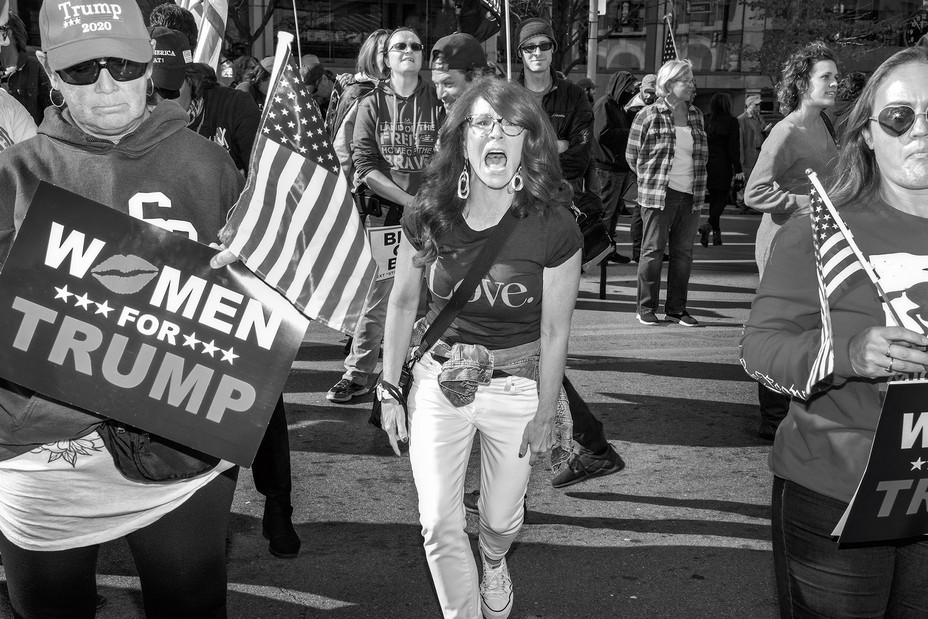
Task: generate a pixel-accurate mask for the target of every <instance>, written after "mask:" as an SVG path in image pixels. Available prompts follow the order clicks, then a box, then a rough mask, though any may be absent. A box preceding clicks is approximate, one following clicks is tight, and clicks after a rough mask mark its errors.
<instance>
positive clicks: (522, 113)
mask: <svg viewBox="0 0 928 619" xmlns="http://www.w3.org/2000/svg"><path fill="white" fill-rule="evenodd" d="M478 99H483V100H485V101H486V102H487V103H489V104H490V106H492V108H493V109H494V110H495V111H496V113H497V114H500V115H501V116H502V117H503V118H506V119H507V120H509V121H511V122H513V123H515V124H517V125H520V126H522V127H525V142H524V143H523V145H522V179H523V181H524V187H523V188H522V190H521V191H519V192H517V193H516V194H515V198H514V199H513V203H512V210H513V211H514V212H515V213H516V214H517V215H518V216H519V217H525V216H527V215H528V213H529V211H530V210H531V209H533V208H535V209H539V210H541V209H545V208H552V207H555V208H557V207H567V206H569V205H570V201H571V198H572V196H573V190H572V189H571V187H570V185H569V184H568V183H567V181H565V180H564V177H563V175H562V174H561V166H560V163H559V161H558V153H557V144H556V136H555V135H554V130H553V129H552V128H551V124H550V123H549V122H548V117H547V115H546V114H545V112H544V110H543V109H542V108H541V104H540V103H539V102H538V101H537V100H536V98H535V97H534V96H533V95H532V94H531V93H530V92H529V91H528V90H526V89H525V88H523V87H522V86H521V85H519V84H516V83H514V82H509V81H506V80H500V79H496V78H495V77H478V78H477V79H475V80H474V81H473V82H471V83H470V84H469V85H468V87H467V90H466V91H465V92H464V94H463V95H462V96H461V97H460V98H459V99H458V100H457V101H455V102H454V105H453V106H452V107H451V113H450V114H449V115H448V118H447V119H445V123H444V125H443V126H442V128H441V132H440V134H439V143H440V144H441V148H440V149H439V150H438V151H437V152H436V153H435V154H433V155H432V158H431V159H430V160H429V162H428V165H426V167H425V172H424V178H423V182H422V186H421V187H420V188H419V192H418V193H417V194H416V201H415V203H414V204H413V206H412V210H411V217H412V223H413V225H412V228H413V229H414V231H415V233H414V236H415V237H416V240H417V241H418V243H419V244H420V246H421V247H422V249H421V250H420V251H419V253H418V254H417V255H416V258H415V264H416V265H417V266H422V265H424V264H428V263H431V262H434V261H435V259H436V258H438V253H439V250H440V243H441V240H442V238H443V237H444V236H445V234H446V233H447V232H448V231H449V230H450V229H451V228H452V226H453V225H454V224H455V222H456V221H458V219H459V218H460V216H461V213H462V212H463V210H464V205H465V201H464V200H462V199H460V198H459V197H457V188H458V179H459V177H460V174H461V171H462V170H463V169H464V165H465V161H464V135H465V131H467V128H468V122H467V116H468V115H470V113H471V109H472V108H473V106H474V103H476V101H477V100H478Z"/></svg>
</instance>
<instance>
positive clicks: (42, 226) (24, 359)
mask: <svg viewBox="0 0 928 619" xmlns="http://www.w3.org/2000/svg"><path fill="white" fill-rule="evenodd" d="M215 253H216V250H214V249H211V248H209V247H207V246H205V245H201V244H199V243H196V242H194V241H191V240H189V239H187V238H185V237H184V236H182V235H179V234H175V233H173V232H169V231H167V230H162V229H161V228H158V227H156V226H153V225H151V224H149V223H146V222H144V221H141V220H138V219H135V218H133V217H130V216H128V215H125V214H122V213H120V212H118V211H116V210H113V209H111V208H108V207H106V206H103V205H100V204H97V203H96V202H93V201H91V200H87V199H85V198H82V197H80V196H77V195H74V194H72V193H69V192H67V191H64V190H63V189H59V188H57V187H54V186H52V185H48V184H46V183H42V184H40V186H39V189H38V190H37V191H36V194H35V197H34V198H33V201H32V205H31V206H30V208H29V211H28V213H27V215H26V218H25V220H24V221H23V224H22V227H21V228H20V230H19V233H18V234H17V237H16V242H15V243H14V244H13V247H12V249H11V251H10V255H9V258H8V259H7V261H6V264H5V266H4V268H3V271H2V273H0V324H2V325H3V329H0V376H3V377H4V378H6V379H8V380H10V381H12V382H14V383H17V384H19V385H22V386H23V387H26V388H28V389H32V390H34V391H37V392H39V393H41V394H43V395H45V396H48V397H51V398H54V399H57V400H61V401H64V402H67V403H69V404H72V405H74V406H77V407H80V408H85V409H88V410H91V411H93V412H96V413H99V414H101V415H105V416H107V417H111V418H113V419H117V420H119V421H122V422H125V423H128V424H130V425H133V426H136V427H138V428H141V429H143V430H146V431H148V432H152V433H154V434H157V435H159V436H163V437H165V438H167V439H170V440H173V441H176V442H178V443H182V444H184V445H187V446H189V447H193V448H195V449H198V450H200V451H203V452H205V453H208V454H211V455H214V456H217V457H220V458H224V459H226V460H229V461H231V462H235V463H236V464H241V465H243V466H250V464H251V462H252V460H253V459H254V454H255V452H256V451H257V449H258V444H259V443H260V442H261V438H262V436H263V435H264V428H265V427H266V425H267V422H268V420H269V419H270V415H271V412H272V411H273V409H274V405H275V403H276V401H277V398H278V396H279V395H280V393H281V391H282V390H283V386H284V382H285V381H286V379H287V375H288V373H289V370H290V366H291V364H292V363H293V359H294V357H295V356H296V352H297V349H298V348H299V345H300V342H301V340H302V337H303V334H304V332H305V330H306V326H307V319H306V318H305V317H303V316H302V314H300V313H299V312H298V311H297V310H296V308H294V307H293V305H291V304H290V303H289V302H288V301H287V300H286V299H285V298H284V297H282V296H281V295H279V294H278V293H277V292H276V291H274V290H272V289H271V288H270V287H268V286H267V285H266V284H264V283H263V282H262V281H261V280H259V279H258V278H256V277H255V276H254V275H253V274H252V273H251V272H250V271H248V269H246V268H245V267H244V266H243V265H241V264H239V263H235V264H233V265H231V266H229V267H225V268H223V269H212V268H210V266H209V259H210V257H212V256H213V255H214V254H215Z"/></svg>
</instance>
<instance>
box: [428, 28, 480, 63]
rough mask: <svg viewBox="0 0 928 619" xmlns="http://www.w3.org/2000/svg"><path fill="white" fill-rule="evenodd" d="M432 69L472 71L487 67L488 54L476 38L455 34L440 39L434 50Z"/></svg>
mask: <svg viewBox="0 0 928 619" xmlns="http://www.w3.org/2000/svg"><path fill="white" fill-rule="evenodd" d="M431 63H432V69H435V70H436V71H451V70H458V71H470V70H471V69H473V68H475V67H485V66H487V53H486V52H485V51H484V50H483V46H482V45H481V44H480V41H478V40H477V39H476V38H475V37H473V36H471V35H469V34H462V33H460V32H455V33H454V34H449V35H448V36H446V37H442V38H440V39H438V41H437V42H436V43H435V47H433V48H432V61H431Z"/></svg>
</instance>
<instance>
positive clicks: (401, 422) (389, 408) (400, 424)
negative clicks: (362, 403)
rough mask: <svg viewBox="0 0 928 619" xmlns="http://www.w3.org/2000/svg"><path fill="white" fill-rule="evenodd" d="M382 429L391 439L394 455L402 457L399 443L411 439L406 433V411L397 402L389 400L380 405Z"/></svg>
mask: <svg viewBox="0 0 928 619" xmlns="http://www.w3.org/2000/svg"><path fill="white" fill-rule="evenodd" d="M380 427H381V428H383V431H384V432H386V433H387V438H388V439H390V447H392V448H393V453H395V454H396V455H398V456H400V455H402V454H401V453H400V446H399V442H400V441H402V442H404V443H405V442H406V441H407V440H408V438H409V436H408V434H407V433H406V411H405V410H403V405H402V404H400V403H399V402H397V401H396V400H393V399H389V400H384V401H383V402H381V403H380Z"/></svg>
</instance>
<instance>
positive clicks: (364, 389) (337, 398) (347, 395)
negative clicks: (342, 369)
mask: <svg viewBox="0 0 928 619" xmlns="http://www.w3.org/2000/svg"><path fill="white" fill-rule="evenodd" d="M372 390H373V388H372V387H368V386H367V385H359V384H358V383H356V382H354V381H352V380H351V379H349V378H343V379H341V380H340V381H338V382H337V383H335V385H334V386H333V387H332V388H331V389H329V392H328V393H327V394H325V397H326V399H327V400H329V401H330V402H350V401H351V398H357V397H360V396H362V395H367V394H368V393H370V392H371V391H372Z"/></svg>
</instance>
